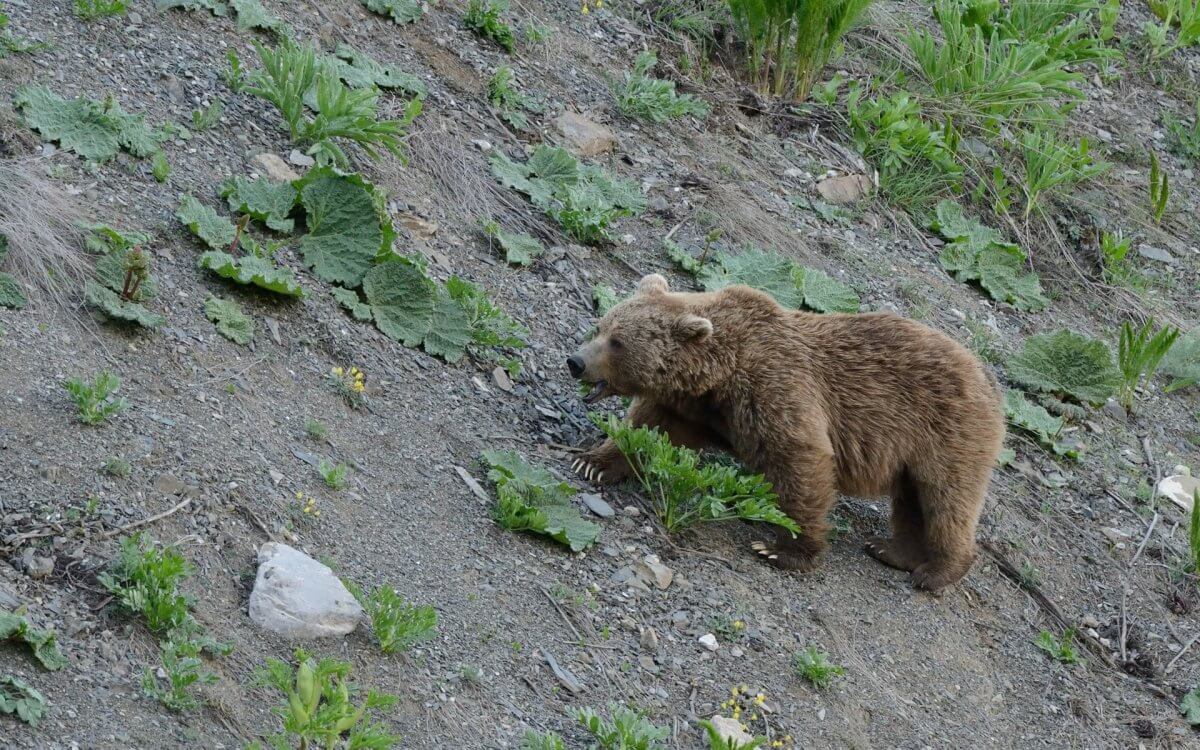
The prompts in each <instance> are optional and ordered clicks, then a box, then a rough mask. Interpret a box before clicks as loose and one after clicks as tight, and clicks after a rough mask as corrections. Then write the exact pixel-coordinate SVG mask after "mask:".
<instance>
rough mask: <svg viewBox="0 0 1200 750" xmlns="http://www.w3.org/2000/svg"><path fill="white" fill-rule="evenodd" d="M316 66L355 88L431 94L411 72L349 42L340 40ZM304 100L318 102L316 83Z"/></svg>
mask: <svg viewBox="0 0 1200 750" xmlns="http://www.w3.org/2000/svg"><path fill="white" fill-rule="evenodd" d="M317 66H318V67H320V68H323V69H325V70H327V71H329V72H330V73H332V74H333V75H336V76H337V77H338V78H340V79H341V80H343V81H345V83H346V85H347V86H349V87H350V88H352V89H399V90H400V91H403V92H405V93H407V94H410V95H412V96H415V97H417V98H418V99H424V98H425V97H426V96H427V95H428V94H429V89H428V87H427V86H426V85H425V83H424V82H423V81H422V80H421V79H420V78H417V77H416V76H415V75H413V74H412V73H407V72H405V71H403V70H401V69H400V68H399V67H397V66H395V65H383V64H382V63H380V62H379V61H377V60H376V59H375V58H373V57H371V56H370V55H368V54H367V53H365V52H362V51H360V50H357V49H355V48H354V47H351V46H350V45H348V44H344V43H343V44H339V45H338V46H337V49H336V50H335V51H334V54H333V55H324V56H320V57H318V58H317ZM304 103H305V104H307V105H308V106H309V107H312V108H315V107H316V106H317V92H316V88H315V87H314V88H311V89H309V90H308V91H307V92H306V93H305V95H304Z"/></svg>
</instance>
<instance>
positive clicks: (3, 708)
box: [0, 674, 49, 727]
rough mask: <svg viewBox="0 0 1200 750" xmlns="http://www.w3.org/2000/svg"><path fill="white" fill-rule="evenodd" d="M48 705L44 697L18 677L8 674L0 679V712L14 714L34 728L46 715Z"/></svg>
mask: <svg viewBox="0 0 1200 750" xmlns="http://www.w3.org/2000/svg"><path fill="white" fill-rule="evenodd" d="M48 705H49V703H48V702H47V700H46V696H44V695H42V694H41V693H39V692H38V691H37V690H36V689H34V687H33V686H32V685H30V684H29V683H28V682H25V681H24V680H22V679H21V678H20V677H16V676H14V675H10V674H6V675H4V676H3V677H0V712H3V713H6V714H16V715H17V718H18V719H20V720H21V721H23V722H25V723H26V724H28V725H29V726H31V727H36V726H37V725H38V722H40V721H41V720H42V717H43V716H45V715H46V707H47V706H48Z"/></svg>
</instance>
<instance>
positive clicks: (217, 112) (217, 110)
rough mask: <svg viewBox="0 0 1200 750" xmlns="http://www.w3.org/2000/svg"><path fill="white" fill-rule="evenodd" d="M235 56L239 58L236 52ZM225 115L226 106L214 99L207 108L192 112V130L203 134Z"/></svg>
mask: <svg viewBox="0 0 1200 750" xmlns="http://www.w3.org/2000/svg"><path fill="white" fill-rule="evenodd" d="M234 56H235V57H236V56H237V53H236V52H235V53H234ZM223 114H225V105H223V104H221V100H220V99H213V100H212V101H211V102H209V103H208V106H207V107H202V108H200V109H197V110H194V111H193V112H192V130H195V131H196V132H197V133H202V132H204V131H205V130H208V129H210V128H212V127H213V126H214V125H216V124H217V123H219V122H220V121H221V115H223Z"/></svg>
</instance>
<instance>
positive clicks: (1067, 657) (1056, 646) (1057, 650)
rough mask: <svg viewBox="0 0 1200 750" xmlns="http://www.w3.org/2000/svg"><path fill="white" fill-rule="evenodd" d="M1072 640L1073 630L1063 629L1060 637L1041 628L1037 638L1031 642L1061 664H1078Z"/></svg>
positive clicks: (1077, 654)
mask: <svg viewBox="0 0 1200 750" xmlns="http://www.w3.org/2000/svg"><path fill="white" fill-rule="evenodd" d="M1074 642H1075V630H1074V629H1072V628H1067V629H1066V630H1064V631H1063V634H1062V638H1056V637H1055V636H1054V634H1053V633H1051V632H1050V631H1048V630H1043V631H1042V632H1041V633H1038V637H1037V640H1035V641H1034V642H1033V645H1035V646H1037V647H1038V648H1040V649H1041V650H1043V651H1045V652H1046V653H1047V654H1049V655H1050V657H1051V658H1052V659H1055V660H1057V661H1060V662H1062V663H1063V664H1078V663H1079V653H1078V652H1077V651H1076V650H1075V646H1074Z"/></svg>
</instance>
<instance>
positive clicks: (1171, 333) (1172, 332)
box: [1117, 320, 1180, 411]
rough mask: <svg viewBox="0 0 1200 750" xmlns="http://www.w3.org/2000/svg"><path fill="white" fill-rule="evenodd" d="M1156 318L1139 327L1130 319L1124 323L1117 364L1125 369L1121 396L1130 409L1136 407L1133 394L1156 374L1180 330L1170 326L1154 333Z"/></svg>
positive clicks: (1124, 404)
mask: <svg viewBox="0 0 1200 750" xmlns="http://www.w3.org/2000/svg"><path fill="white" fill-rule="evenodd" d="M1153 327H1154V321H1152V320H1150V321H1146V323H1145V324H1144V325H1143V326H1142V327H1141V328H1138V329H1136V330H1135V329H1134V327H1133V325H1132V324H1130V323H1129V322H1126V323H1124V324H1122V325H1121V337H1120V341H1119V344H1118V348H1117V368H1118V369H1119V370H1120V371H1121V388H1120V391H1119V393H1120V399H1121V405H1122V406H1124V407H1125V410H1126V411H1132V409H1133V394H1134V391H1135V390H1137V387H1138V385H1139V384H1140V383H1141V382H1142V381H1143V380H1145V381H1149V380H1150V378H1152V377H1154V371H1155V370H1157V369H1158V364H1159V362H1161V361H1162V358H1163V357H1165V356H1166V354H1167V352H1168V351H1170V349H1171V346H1172V345H1174V343H1175V340H1176V339H1178V338H1179V334H1180V330H1179V329H1178V328H1173V327H1172V326H1167V327H1165V328H1162V329H1160V330H1159V331H1158V332H1157V333H1155V334H1154V335H1151V333H1150V331H1151V330H1152V329H1153Z"/></svg>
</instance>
